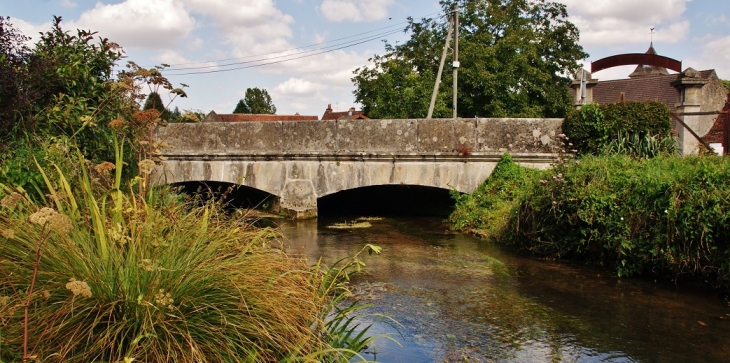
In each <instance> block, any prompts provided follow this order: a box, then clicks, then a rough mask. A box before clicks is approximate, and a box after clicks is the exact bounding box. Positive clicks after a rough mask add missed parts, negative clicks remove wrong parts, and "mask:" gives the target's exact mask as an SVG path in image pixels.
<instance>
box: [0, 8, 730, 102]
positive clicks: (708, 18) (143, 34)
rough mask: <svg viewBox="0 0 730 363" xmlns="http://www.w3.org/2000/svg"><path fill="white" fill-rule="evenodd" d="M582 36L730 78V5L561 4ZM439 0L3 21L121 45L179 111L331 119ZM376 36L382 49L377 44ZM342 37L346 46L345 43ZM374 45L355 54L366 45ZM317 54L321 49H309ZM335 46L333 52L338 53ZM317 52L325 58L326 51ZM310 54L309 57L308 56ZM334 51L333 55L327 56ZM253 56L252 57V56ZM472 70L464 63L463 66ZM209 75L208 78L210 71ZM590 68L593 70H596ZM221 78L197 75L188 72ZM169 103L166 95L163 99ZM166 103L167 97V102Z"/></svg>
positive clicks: (15, 11) (612, 72)
mask: <svg viewBox="0 0 730 363" xmlns="http://www.w3.org/2000/svg"><path fill="white" fill-rule="evenodd" d="M559 1H560V2H562V3H565V4H566V5H567V6H568V12H569V15H570V20H571V21H572V22H573V23H575V24H576V25H577V26H578V28H579V29H580V31H581V41H580V43H581V45H583V47H584V49H585V50H586V51H587V52H588V53H589V54H590V58H588V59H587V60H586V64H590V62H591V61H593V60H597V59H600V58H603V57H606V56H609V55H614V54H618V53H629V52H631V53H634V52H644V51H646V49H647V48H648V46H649V42H650V39H651V35H650V31H649V29H650V28H652V27H653V28H655V33H654V35H653V39H654V47H655V49H656V50H657V52H658V53H659V54H661V55H664V56H668V57H671V58H675V59H678V60H681V61H682V64H683V68H686V67H693V68H695V69H697V70H704V69H716V71H717V73H718V75H719V77H720V78H724V79H730V7H728V6H727V0H591V1H586V0H559ZM439 11H440V6H439V5H438V0H99V1H89V0H4V1H2V2H1V3H0V15H4V16H10V17H11V22H12V23H13V24H14V25H15V26H16V27H18V28H20V29H21V30H22V31H23V33H24V34H26V35H30V36H31V37H36V35H37V33H38V32H40V31H45V30H48V29H49V28H50V24H51V20H52V16H53V15H60V16H62V17H63V19H64V21H63V22H62V26H63V27H64V28H65V29H68V30H72V29H75V28H77V27H78V28H83V29H91V30H94V31H98V32H99V34H100V35H102V36H105V37H108V38H109V39H110V40H112V41H115V42H117V43H119V44H120V45H121V46H122V47H123V48H124V50H125V51H126V55H127V57H128V60H133V61H135V62H136V63H138V64H140V65H143V66H153V65H156V64H160V63H168V64H171V65H172V66H173V67H175V68H187V67H198V68H195V69H188V70H179V71H168V72H166V75H167V76H168V78H169V79H170V80H171V81H172V82H173V83H174V84H179V83H185V84H188V85H189V86H190V87H189V88H188V89H187V92H188V95H189V98H187V99H178V100H175V101H174V103H173V104H172V106H178V107H180V108H181V109H196V110H201V111H203V112H206V113H207V112H208V111H210V110H216V112H219V113H230V112H232V111H233V109H234V108H235V105H236V103H237V102H238V100H239V99H241V98H242V97H243V95H244V93H245V91H246V88H248V87H259V88H265V89H267V90H268V91H269V93H270V94H271V95H272V98H273V101H274V104H275V105H276V107H277V109H278V113H279V114H293V113H295V112H299V113H300V114H303V115H317V116H321V115H322V113H323V112H324V109H325V108H326V107H327V104H332V106H333V108H335V110H346V109H348V108H349V107H351V106H356V107H357V105H355V104H354V98H353V95H352V91H353V89H354V86H353V85H352V82H351V81H350V78H351V77H352V71H353V70H354V69H355V68H357V67H360V66H363V65H366V64H367V62H368V61H367V60H368V58H369V57H371V56H373V55H374V54H382V53H383V43H382V41H381V39H388V41H389V42H391V43H396V42H399V41H400V42H402V41H403V40H405V39H407V35H404V34H403V33H402V32H397V31H396V30H397V29H398V28H399V27H402V26H404V25H405V21H406V18H407V17H408V16H412V17H414V18H417V19H418V18H421V17H424V16H428V17H433V16H437V15H438V12H439ZM370 38H372V39H373V40H371V41H366V40H368V39H370ZM338 39H339V40H338ZM361 41H362V42H363V43H362V44H359V45H355V46H350V47H345V48H342V49H335V48H340V46H338V44H340V45H341V46H344V45H348V44H351V43H356V42H361ZM313 44H320V45H318V46H315V47H310V48H304V49H297V48H300V47H305V46H309V45H313ZM327 47H329V48H327ZM316 49H319V51H317V50H316ZM303 51H310V52H309V53H301V52H303ZM325 51H327V52H325ZM295 54H299V55H307V57H303V58H300V59H294V60H288V61H284V62H280V63H273V64H269V65H265V66H260V67H249V68H244V67H247V66H250V65H253V64H255V63H241V64H238V65H236V66H234V67H238V68H241V69H236V70H232V71H226V72H220V70H222V69H225V68H231V67H222V66H221V65H222V64H225V63H233V62H250V61H252V60H261V59H268V62H277V61H281V60H284V59H288V58H287V57H292V55H295ZM246 57H248V58H246ZM464 66H467V65H465V64H462V67H464ZM201 67H206V68H201ZM587 68H589V67H587ZM631 70H633V67H630V66H629V67H620V68H612V69H607V70H604V71H601V72H598V73H596V74H595V75H594V77H595V78H598V79H615V78H625V77H626V76H627V75H628V74H629V73H630V72H631ZM204 71H216V73H201V74H193V75H177V74H179V73H186V72H204ZM163 97H164V95H163ZM163 99H164V98H163Z"/></svg>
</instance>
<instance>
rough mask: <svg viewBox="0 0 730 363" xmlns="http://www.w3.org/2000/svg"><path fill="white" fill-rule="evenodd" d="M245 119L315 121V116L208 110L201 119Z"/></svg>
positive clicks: (205, 120)
mask: <svg viewBox="0 0 730 363" xmlns="http://www.w3.org/2000/svg"><path fill="white" fill-rule="evenodd" d="M246 121H317V116H302V115H300V114H299V113H296V114H294V115H269V114H251V113H229V114H217V113H216V112H215V111H210V113H208V115H207V116H205V118H204V119H203V122H246Z"/></svg>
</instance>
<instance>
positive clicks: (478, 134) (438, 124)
mask: <svg viewBox="0 0 730 363" xmlns="http://www.w3.org/2000/svg"><path fill="white" fill-rule="evenodd" d="M562 123H563V120H562V119H518V118H511V119H509V118H506V119H500V118H480V119H412V120H342V121H338V120H328V121H269V122H206V123H187V124H170V125H169V126H167V127H160V128H159V129H158V133H157V137H158V140H166V141H167V143H168V144H170V145H173V148H172V149H169V150H165V154H171V155H173V154H177V153H180V154H189V153H198V154H220V153H223V154H226V153H241V152H247V153H272V152H278V153H311V152H319V153H332V152H345V153H351V152H375V153H402V152H417V153H440V152H457V151H458V150H459V149H461V148H462V147H466V148H468V150H469V151H471V152H505V151H509V152H511V153H541V152H552V151H553V146H554V145H555V144H556V141H557V140H556V136H557V135H558V134H559V133H560V130H561V126H562Z"/></svg>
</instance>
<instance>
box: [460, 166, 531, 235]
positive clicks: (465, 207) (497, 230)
mask: <svg viewBox="0 0 730 363" xmlns="http://www.w3.org/2000/svg"><path fill="white" fill-rule="evenodd" d="M537 175H538V172H537V171H536V170H532V169H527V168H523V167H521V166H519V165H517V164H516V163H515V162H514V161H513V160H512V156H510V154H509V153H505V154H504V155H502V158H501V159H500V160H499V162H498V163H497V166H495V168H494V171H493V172H492V174H491V175H490V176H489V178H488V179H487V180H486V181H485V182H484V183H482V184H481V185H480V186H479V188H477V189H476V190H475V191H474V192H472V193H471V194H460V193H458V192H456V191H452V197H453V198H454V199H455V201H456V203H455V204H456V205H455V208H454V212H453V213H452V214H451V216H449V222H451V223H452V224H453V226H454V228H456V229H459V230H462V231H470V232H472V233H476V234H479V235H482V236H485V237H494V238H499V236H501V235H502V234H503V233H505V228H507V222H508V221H509V217H510V212H512V211H513V210H514V209H515V206H516V203H517V201H518V200H519V196H520V195H521V193H524V191H525V190H526V189H529V188H530V186H531V185H532V184H533V183H535V182H536V180H535V179H536V176H537Z"/></svg>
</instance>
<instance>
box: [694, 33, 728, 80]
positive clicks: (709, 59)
mask: <svg viewBox="0 0 730 363" xmlns="http://www.w3.org/2000/svg"><path fill="white" fill-rule="evenodd" d="M721 49H730V35H726V36H724V37H722V38H718V39H716V40H714V41H711V42H708V43H706V44H704V45H703V46H702V54H701V55H699V57H697V58H694V57H692V58H689V59H685V60H684V61H683V62H682V63H683V64H688V65H691V67H692V68H694V69H696V70H705V69H714V70H715V71H716V72H717V76H718V77H720V78H721V79H730V53H728V52H722V51H718V50H721Z"/></svg>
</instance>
